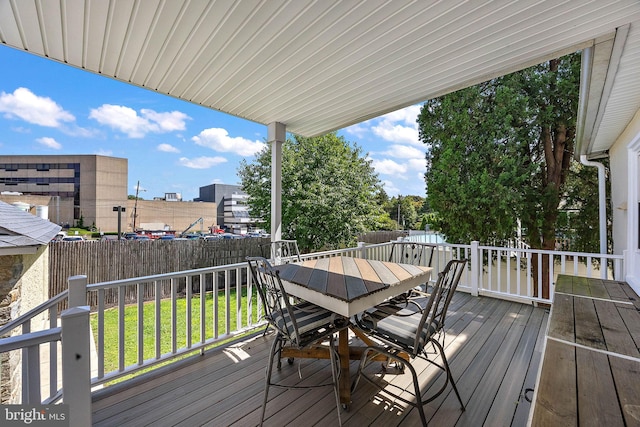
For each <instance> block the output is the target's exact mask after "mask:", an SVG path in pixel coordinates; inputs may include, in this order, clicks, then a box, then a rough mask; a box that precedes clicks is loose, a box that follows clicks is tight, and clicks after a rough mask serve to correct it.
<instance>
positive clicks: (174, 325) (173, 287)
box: [171, 278, 178, 354]
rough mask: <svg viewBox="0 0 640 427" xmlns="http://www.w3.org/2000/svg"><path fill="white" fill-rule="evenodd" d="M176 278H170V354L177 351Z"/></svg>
mask: <svg viewBox="0 0 640 427" xmlns="http://www.w3.org/2000/svg"><path fill="white" fill-rule="evenodd" d="M176 286H177V285H176V279H175V278H172V279H171V354H176V352H177V351H178V290H177V289H176Z"/></svg>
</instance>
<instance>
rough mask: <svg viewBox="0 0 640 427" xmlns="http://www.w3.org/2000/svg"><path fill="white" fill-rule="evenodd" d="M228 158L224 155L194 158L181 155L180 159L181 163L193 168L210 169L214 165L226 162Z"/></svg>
mask: <svg viewBox="0 0 640 427" xmlns="http://www.w3.org/2000/svg"><path fill="white" fill-rule="evenodd" d="M226 161H227V159H225V158H224V157H219V156H216V157H196V158H193V159H188V158H186V157H181V158H180V160H179V161H178V162H179V163H180V165H182V166H184V167H187V168H191V169H209V168H211V167H213V166H217V165H219V164H221V163H225V162H226Z"/></svg>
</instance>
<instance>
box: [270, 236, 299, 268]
mask: <svg viewBox="0 0 640 427" xmlns="http://www.w3.org/2000/svg"><path fill="white" fill-rule="evenodd" d="M271 259H273V260H276V262H278V263H279V264H288V263H290V262H299V261H300V250H299V249H298V241H297V240H276V241H275V242H271Z"/></svg>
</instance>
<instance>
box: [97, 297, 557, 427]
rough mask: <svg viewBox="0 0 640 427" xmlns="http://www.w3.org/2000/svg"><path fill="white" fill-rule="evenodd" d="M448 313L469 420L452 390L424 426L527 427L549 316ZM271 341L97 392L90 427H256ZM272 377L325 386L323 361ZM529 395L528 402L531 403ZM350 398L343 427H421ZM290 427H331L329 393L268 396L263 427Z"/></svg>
mask: <svg viewBox="0 0 640 427" xmlns="http://www.w3.org/2000/svg"><path fill="white" fill-rule="evenodd" d="M449 310H450V311H449V315H448V318H447V328H446V330H447V336H446V353H447V357H448V358H449V363H450V365H451V369H452V371H453V375H454V377H455V378H456V382H457V385H458V389H459V391H460V394H461V396H462V399H463V401H464V402H465V405H466V411H465V412H461V410H460V407H459V404H458V402H457V399H456V398H455V395H453V393H451V388H450V387H449V388H448V389H447V391H445V393H443V394H442V395H441V396H439V397H438V399H436V400H434V401H433V402H430V403H429V404H428V405H427V406H426V407H425V413H426V415H427V418H428V421H429V423H430V424H432V425H437V426H480V425H486V426H495V425H500V426H508V425H513V426H523V425H525V424H526V421H527V417H528V414H529V409H530V403H529V402H528V401H527V400H526V399H525V390H526V389H528V388H533V387H534V384H535V380H536V375H537V372H538V366H539V363H540V357H541V351H542V342H543V337H544V331H545V327H546V323H547V319H548V312H547V310H545V309H543V308H534V307H532V306H529V305H523V304H519V303H513V302H508V301H501V300H497V299H492V298H486V297H484V298H482V297H472V296H470V295H468V294H464V293H460V292H457V293H456V295H455V297H454V299H453V301H452V303H451V306H450V308H449ZM271 339H272V336H271V334H267V336H266V337H263V336H262V335H261V334H259V335H257V336H254V337H252V338H249V339H247V340H245V341H242V342H237V343H235V344H234V345H231V346H229V347H226V348H225V349H223V350H220V349H218V350H212V351H209V352H206V353H205V354H204V355H202V356H194V357H192V358H190V359H186V360H184V361H181V362H179V363H174V364H173V365H170V366H166V367H164V368H160V369H158V370H157V371H155V372H152V373H148V374H145V375H142V376H140V377H138V378H135V379H133V380H129V381H126V382H123V383H120V384H118V385H115V386H112V387H108V388H106V389H103V390H100V391H97V392H95V393H94V395H93V424H94V425H96V426H114V425H118V426H136V427H138V426H146V425H156V426H157V425H162V426H174V425H180V426H189V427H191V426H200V425H207V426H230V425H235V426H255V425H258V423H259V417H260V407H261V404H262V397H263V389H264V373H265V367H266V361H267V357H268V352H269V346H270V344H271ZM418 366H419V368H418V372H419V376H420V378H421V380H423V381H424V383H425V384H430V383H434V382H435V383H437V382H438V381H440V380H441V378H440V371H438V370H436V369H435V368H433V367H432V366H431V365H429V364H428V363H426V362H425V363H424V365H418ZM371 368H372V369H378V368H379V366H378V367H376V366H375V365H372V366H371ZM356 369H357V362H352V364H351V372H352V375H353V373H354V372H355V371H356ZM420 372H421V373H420ZM299 373H300V374H301V376H302V378H303V379H302V380H300V378H299ZM277 376H279V379H282V380H284V381H290V382H302V383H305V382H308V383H309V384H316V383H319V382H326V381H329V380H330V378H331V369H330V367H329V363H328V361H324V360H313V359H305V360H296V361H295V363H294V364H293V365H289V364H287V363H286V362H285V363H283V366H282V370H281V371H280V372H278V371H275V370H274V379H276V377H277ZM385 380H387V381H389V382H393V383H394V384H396V385H400V386H402V387H411V380H410V377H409V374H408V371H407V374H402V375H386V376H385ZM436 386H437V384H436ZM427 394H429V393H428V392H427ZM526 395H527V397H529V398H530V397H531V396H532V395H533V393H531V392H530V393H527V394H526ZM352 397H353V401H352V404H351V407H350V408H349V411H345V410H343V411H342V422H343V424H344V425H345V426H359V427H360V426H364V425H380V426H396V425H402V426H413V425H420V417H419V415H418V413H417V411H416V410H414V409H413V408H411V407H409V408H406V407H405V405H404V404H403V403H402V402H393V401H390V400H389V399H388V398H387V397H385V395H382V394H380V393H378V392H376V391H375V390H374V389H373V388H372V387H370V386H368V385H367V384H365V383H363V382H361V384H360V385H359V386H358V389H357V390H356V391H355V393H354V395H353V396H352ZM288 424H291V425H306V426H308V425H322V426H330V425H337V424H338V419H337V414H336V408H335V400H334V397H333V394H332V389H331V388H330V387H322V388H317V389H312V390H284V389H279V388H272V389H271V390H270V393H269V402H268V404H267V413H266V419H265V425H266V426H283V425H288Z"/></svg>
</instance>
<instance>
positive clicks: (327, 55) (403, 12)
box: [0, 0, 640, 139]
mask: <svg viewBox="0 0 640 427" xmlns="http://www.w3.org/2000/svg"><path fill="white" fill-rule="evenodd" d="M634 22H640V3H639V2H638V1H637V0H597V1H575V0H572V1H560V0H520V1H517V2H514V1H509V0H496V1H480V0H479V1H473V0H471V1H463V0H448V1H430V2H426V1H410V0H393V1H390V0H389V1H384V0H360V1H356V0H352V1H338V0H322V1H313V0H288V1H286V0H282V1H273V0H242V1H231V0H219V1H204V0H193V1H186V0H184V1H179V0H172V1H162V0H145V1H136V0H117V1H115V0H112V1H104V0H55V1H54V0H21V1H12V0H0V42H2V43H3V44H5V45H7V46H11V47H15V48H18V49H23V50H26V51H29V52H31V53H34V54H37V55H41V56H45V57H48V58H50V59H53V60H56V61H60V62H64V63H66V64H69V65H72V66H75V67H79V68H82V69H85V70H88V71H91V72H95V73H99V74H102V75H104V76H108V77H113V78H116V79H118V80H122V81H124V82H128V83H131V84H134V85H137V86H141V87H145V88H148V89H150V90H154V91H157V92H160V93H164V94H167V95H170V96H173V97H176V98H180V99H183V100H186V101H189V102H193V103H196V104H200V105H203V106H205V107H208V108H213V109H216V110H220V111H223V112H226V113H229V114H232V115H235V116H239V117H243V118H246V119H249V120H252V121H255V122H258V123H263V124H268V123H271V122H275V121H277V122H281V123H284V124H286V126H287V130H288V131H290V132H293V133H297V134H300V135H304V136H314V135H319V134H323V133H326V132H328V131H331V130H335V129H340V128H344V127H346V126H348V125H351V124H354V123H358V122H361V121H363V120H366V119H369V118H372V117H376V116H379V115H381V114H384V113H387V112H390V111H394V110H397V109H399V108H402V107H405V106H408V105H412V104H415V103H419V102H421V101H424V100H426V99H430V98H433V97H436V96H439V95H442V94H445V93H447V92H451V91H454V90H457V89H460V88H463V87H466V86H469V85H472V84H475V83H478V82H481V81H484V80H486V79H489V78H491V77H495V76H498V75H501V74H505V73H508V72H512V71H515V70H518V69H521V68H523V67H525V66H528V65H532V64H535V63H538V62H540V61H542V60H544V59H548V58H550V57H554V56H557V55H560V54H564V53H568V52H571V51H575V50H577V49H580V48H584V47H586V46H590V45H592V44H593V43H594V39H596V38H598V37H606V36H607V35H609V34H612V33H613V32H614V31H615V29H616V28H618V27H621V26H624V25H625V24H629V23H634ZM631 28H632V30H631V31H630V35H631V34H632V33H633V34H635V32H636V31H635V28H634V27H633V25H632V26H631ZM630 39H631V37H630ZM630 46H631V45H630ZM635 46H637V45H635ZM629 49H631V50H633V51H634V52H635V51H640V49H637V48H634V47H633V46H631V47H629ZM628 53H629V52H628V49H624V51H623V52H622V55H623V56H624V55H627V54H628ZM625 61H626V60H624V58H623V60H621V61H620V73H622V74H624V75H629V76H631V75H632V74H633V70H637V69H638V64H637V62H636V63H635V64H634V62H633V60H629V61H628V63H625ZM625 70H626V71H625ZM623 71H624V72H623ZM625 82H626V83H625ZM625 82H621V83H620V85H619V86H616V87H615V90H614V91H611V92H610V96H609V97H608V102H609V105H608V106H607V108H606V114H607V116H604V119H603V120H601V121H600V122H601V123H604V122H606V123H607V126H608V127H609V128H607V129H606V132H605V130H604V128H603V131H602V133H601V134H598V133H597V132H596V134H597V137H596V139H597V138H600V137H602V138H608V136H607V135H613V134H620V132H621V131H622V129H624V126H626V124H627V123H628V120H629V119H630V117H628V114H622V115H621V114H618V112H619V110H620V109H622V110H624V111H625V112H626V111H630V110H629V109H630V106H631V104H634V105H635V104H638V100H639V99H640V96H639V94H638V93H637V91H635V90H629V89H630V88H629V87H630V86H631V87H632V88H633V89H635V88H636V87H638V86H639V84H638V79H629V80H628V82H627V80H625ZM629 98H633V99H629ZM602 111H603V113H604V112H605V110H602ZM633 112H635V110H634V111H633ZM632 114H633V113H631V115H632ZM595 116H597V114H595ZM595 116H594V117H595ZM608 116H611V118H612V119H613V118H616V119H617V120H609V117H608ZM593 123H595V121H594V122H593ZM592 128H593V126H592Z"/></svg>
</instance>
